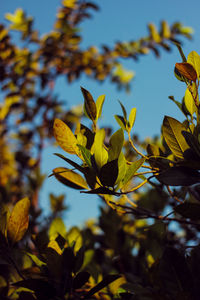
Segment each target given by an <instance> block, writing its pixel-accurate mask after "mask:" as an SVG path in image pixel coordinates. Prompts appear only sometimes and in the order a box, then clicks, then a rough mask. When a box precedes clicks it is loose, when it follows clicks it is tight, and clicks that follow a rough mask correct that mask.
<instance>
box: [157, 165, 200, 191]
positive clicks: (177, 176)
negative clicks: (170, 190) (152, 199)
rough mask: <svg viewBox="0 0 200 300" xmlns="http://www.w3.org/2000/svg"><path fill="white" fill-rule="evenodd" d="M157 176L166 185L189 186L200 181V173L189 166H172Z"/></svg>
mask: <svg viewBox="0 0 200 300" xmlns="http://www.w3.org/2000/svg"><path fill="white" fill-rule="evenodd" d="M156 178H157V179H158V180H159V181H160V182H162V183H163V184H165V185H171V186H189V185H193V184H196V183H198V182H200V173H199V172H198V171H197V170H193V169H191V168H188V167H182V166H181V167H172V168H170V169H168V170H165V171H163V172H161V173H160V174H159V175H157V176H156Z"/></svg>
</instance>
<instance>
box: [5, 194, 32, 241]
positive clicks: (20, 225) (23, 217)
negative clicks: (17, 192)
mask: <svg viewBox="0 0 200 300" xmlns="http://www.w3.org/2000/svg"><path fill="white" fill-rule="evenodd" d="M29 208H30V200H29V199H28V198H27V197H25V198H23V199H21V200H19V201H18V202H17V203H16V204H15V206H14V208H13V210H12V212H11V215H10V218H9V219H8V225H7V232H8V236H9V238H10V240H11V242H12V243H13V244H14V243H16V242H18V241H20V240H21V239H22V238H23V236H24V234H25V232H26V231H27V229H28V225H29Z"/></svg>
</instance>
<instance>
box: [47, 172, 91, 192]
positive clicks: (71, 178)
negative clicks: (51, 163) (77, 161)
mask: <svg viewBox="0 0 200 300" xmlns="http://www.w3.org/2000/svg"><path fill="white" fill-rule="evenodd" d="M53 174H54V175H55V177H56V179H57V180H58V181H60V182H62V183H63V184H64V185H66V186H69V187H71V188H73V189H78V190H82V189H88V186H87V183H86V181H85V179H84V178H83V177H82V176H81V175H80V174H78V173H76V172H74V171H72V170H70V169H67V168H62V167H60V168H55V169H54V170H53Z"/></svg>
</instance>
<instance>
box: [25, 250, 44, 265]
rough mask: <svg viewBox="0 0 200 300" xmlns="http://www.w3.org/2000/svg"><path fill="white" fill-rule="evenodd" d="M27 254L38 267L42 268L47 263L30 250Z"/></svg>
mask: <svg viewBox="0 0 200 300" xmlns="http://www.w3.org/2000/svg"><path fill="white" fill-rule="evenodd" d="M26 255H28V256H29V257H30V258H31V260H32V261H33V262H34V263H35V265H36V266H37V267H39V268H41V267H42V266H45V265H46V263H44V262H43V261H42V260H40V259H39V258H38V257H37V256H36V255H34V254H31V253H29V252H26Z"/></svg>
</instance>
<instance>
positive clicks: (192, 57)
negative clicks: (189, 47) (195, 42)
mask: <svg viewBox="0 0 200 300" xmlns="http://www.w3.org/2000/svg"><path fill="white" fill-rule="evenodd" d="M187 62H188V63H189V64H191V65H192V66H193V67H194V69H195V71H196V73H197V77H198V78H199V76H200V56H199V54H198V53H197V52H196V51H192V52H190V53H189V55H188V58H187Z"/></svg>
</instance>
